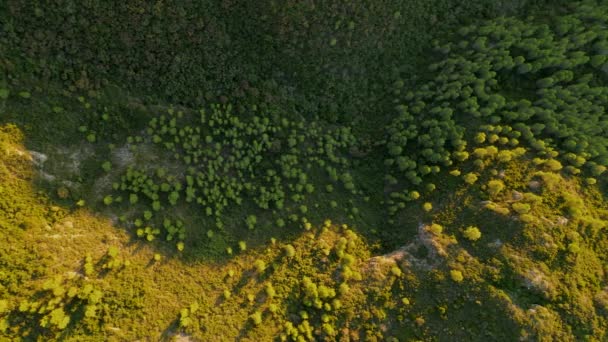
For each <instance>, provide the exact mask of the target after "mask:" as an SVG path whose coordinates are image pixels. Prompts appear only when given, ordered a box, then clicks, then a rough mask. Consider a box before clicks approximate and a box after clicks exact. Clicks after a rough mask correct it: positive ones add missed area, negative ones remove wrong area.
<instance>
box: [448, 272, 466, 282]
mask: <svg viewBox="0 0 608 342" xmlns="http://www.w3.org/2000/svg"><path fill="white" fill-rule="evenodd" d="M450 278H452V280H453V281H455V282H457V283H460V282H462V281H463V280H464V276H463V275H462V272H461V271H459V270H450Z"/></svg>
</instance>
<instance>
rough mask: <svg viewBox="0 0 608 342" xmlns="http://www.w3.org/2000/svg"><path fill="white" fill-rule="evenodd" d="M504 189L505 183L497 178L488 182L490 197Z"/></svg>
mask: <svg viewBox="0 0 608 342" xmlns="http://www.w3.org/2000/svg"><path fill="white" fill-rule="evenodd" d="M504 189H505V183H503V181H501V180H499V179H493V180H491V181H489V182H488V194H489V195H490V197H496V196H497V195H498V194H499V193H500V192H501V191H503V190H504Z"/></svg>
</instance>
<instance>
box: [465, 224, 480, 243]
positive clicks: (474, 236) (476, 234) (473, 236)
mask: <svg viewBox="0 0 608 342" xmlns="http://www.w3.org/2000/svg"><path fill="white" fill-rule="evenodd" d="M463 234H464V237H466V238H467V239H469V240H470V241H477V240H479V239H480V238H481V232H480V231H479V228H477V227H472V226H471V227H467V228H466V229H465V230H464V232H463Z"/></svg>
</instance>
